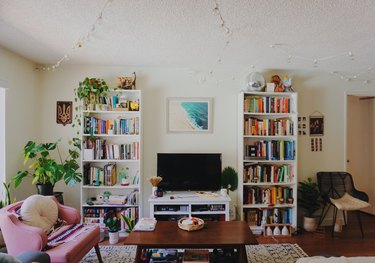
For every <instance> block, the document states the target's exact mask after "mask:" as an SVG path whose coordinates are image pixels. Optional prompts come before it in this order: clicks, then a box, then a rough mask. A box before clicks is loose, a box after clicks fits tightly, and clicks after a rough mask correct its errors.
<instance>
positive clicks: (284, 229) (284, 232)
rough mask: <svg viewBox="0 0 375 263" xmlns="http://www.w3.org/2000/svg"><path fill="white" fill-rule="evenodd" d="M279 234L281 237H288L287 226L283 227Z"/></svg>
mask: <svg viewBox="0 0 375 263" xmlns="http://www.w3.org/2000/svg"><path fill="white" fill-rule="evenodd" d="M281 234H282V235H283V236H287V235H289V230H288V228H287V226H284V227H283V229H281Z"/></svg>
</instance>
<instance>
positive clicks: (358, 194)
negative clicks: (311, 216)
mask: <svg viewBox="0 0 375 263" xmlns="http://www.w3.org/2000/svg"><path fill="white" fill-rule="evenodd" d="M317 179H318V188H319V191H320V193H321V195H322V198H323V201H324V204H325V206H324V208H323V210H322V213H321V215H320V219H319V225H320V224H321V223H322V222H323V220H324V218H325V216H326V215H327V213H328V210H329V208H330V207H331V206H332V207H333V209H334V211H333V222H332V236H333V233H334V225H335V223H336V217H337V212H338V210H341V211H342V212H343V216H344V223H345V226H346V225H347V219H346V213H345V212H346V211H356V212H357V218H358V222H359V227H360V229H361V234H362V238H363V237H364V234H363V227H362V221H361V213H360V209H363V208H366V207H368V206H370V204H369V203H368V201H369V198H368V195H367V194H366V193H365V192H362V191H358V190H357V189H355V187H354V182H353V177H352V175H351V174H350V173H347V172H318V173H317Z"/></svg>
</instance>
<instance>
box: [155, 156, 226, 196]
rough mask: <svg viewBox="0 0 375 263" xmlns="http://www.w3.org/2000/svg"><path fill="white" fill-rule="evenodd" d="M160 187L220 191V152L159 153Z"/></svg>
mask: <svg viewBox="0 0 375 263" xmlns="http://www.w3.org/2000/svg"><path fill="white" fill-rule="evenodd" d="M157 175H158V176H160V177H162V178H163V180H162V181H161V182H160V184H159V185H158V187H159V188H160V189H162V190H163V191H218V190H220V188H221V154H220V153H158V155H157Z"/></svg>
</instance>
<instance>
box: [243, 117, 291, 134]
mask: <svg viewBox="0 0 375 263" xmlns="http://www.w3.org/2000/svg"><path fill="white" fill-rule="evenodd" d="M244 134H245V135H253V136H290V135H294V123H293V121H292V120H290V119H289V118H284V119H258V118H253V117H249V118H245V122H244Z"/></svg>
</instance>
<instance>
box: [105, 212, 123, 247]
mask: <svg viewBox="0 0 375 263" xmlns="http://www.w3.org/2000/svg"><path fill="white" fill-rule="evenodd" d="M104 224H105V226H106V227H107V228H108V235H109V243H110V244H111V245H113V244H116V243H117V242H118V240H119V230H120V227H121V220H120V219H119V218H117V216H116V214H114V213H111V212H109V213H107V214H106V215H105V217H104Z"/></svg>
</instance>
